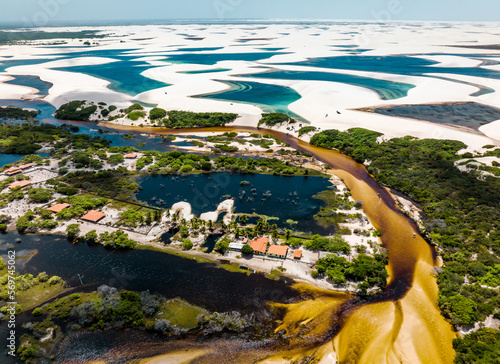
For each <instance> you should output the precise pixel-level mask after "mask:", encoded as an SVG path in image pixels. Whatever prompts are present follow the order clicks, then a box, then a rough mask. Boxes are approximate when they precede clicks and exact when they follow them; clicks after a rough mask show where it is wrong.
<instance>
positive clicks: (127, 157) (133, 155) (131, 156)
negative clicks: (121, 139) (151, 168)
mask: <svg viewBox="0 0 500 364" xmlns="http://www.w3.org/2000/svg"><path fill="white" fill-rule="evenodd" d="M136 158H137V154H136V153H130V154H126V155H125V159H136Z"/></svg>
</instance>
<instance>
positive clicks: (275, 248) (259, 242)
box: [229, 237, 302, 260]
mask: <svg viewBox="0 0 500 364" xmlns="http://www.w3.org/2000/svg"><path fill="white" fill-rule="evenodd" d="M247 244H248V245H250V247H251V248H252V250H253V253H254V254H256V255H261V256H269V257H273V258H280V259H286V257H287V254H288V250H289V247H288V245H272V244H271V245H270V244H269V238H264V237H260V238H256V239H253V240H252V241H251V242H249V239H248V238H245V239H243V241H242V242H241V243H231V244H229V249H231V250H234V251H241V250H242V249H243V247H244V246H245V245H247ZM293 258H294V259H297V260H300V259H301V258H302V250H298V249H297V250H295V251H294V254H293Z"/></svg>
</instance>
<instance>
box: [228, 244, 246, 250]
mask: <svg viewBox="0 0 500 364" xmlns="http://www.w3.org/2000/svg"><path fill="white" fill-rule="evenodd" d="M244 245H245V244H242V243H230V244H229V249H234V250H241V249H243V246H244Z"/></svg>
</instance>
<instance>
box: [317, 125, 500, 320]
mask: <svg viewBox="0 0 500 364" xmlns="http://www.w3.org/2000/svg"><path fill="white" fill-rule="evenodd" d="M379 135H380V134H379V133H375V132H371V131H368V130H363V129H351V130H349V131H347V132H339V131H336V130H327V131H324V132H321V133H318V134H316V135H315V136H313V138H312V139H311V143H312V144H313V145H316V146H320V147H325V148H337V149H340V150H341V151H342V152H344V153H346V154H348V155H350V156H352V157H353V158H354V159H356V161H358V162H365V161H369V162H368V163H367V165H368V170H369V172H370V173H372V174H373V175H374V176H375V178H376V179H377V180H378V181H379V182H380V183H381V184H382V185H385V186H388V187H390V188H393V189H396V190H398V191H400V192H402V193H404V194H405V195H406V196H408V197H409V198H410V199H412V200H414V201H415V202H417V203H418V204H419V205H420V206H421V208H422V210H423V213H424V214H425V216H426V219H425V220H424V221H423V226H422V228H423V229H424V234H425V236H426V237H427V238H428V239H430V240H432V241H433V242H435V243H436V244H437V245H438V247H439V252H440V254H441V255H442V257H443V260H444V267H443V269H442V272H441V273H439V275H438V278H437V280H438V285H439V306H440V308H441V310H442V312H443V314H444V315H445V316H446V317H447V318H449V319H450V321H451V322H452V323H453V324H455V325H459V326H469V325H473V324H475V323H478V322H481V321H484V320H485V319H486V318H487V317H488V316H495V317H497V318H498V317H500V311H499V303H500V295H499V283H500V282H499V281H498V279H495V277H496V275H497V274H498V267H499V265H500V258H499V256H500V231H499V228H500V208H499V206H500V179H498V178H495V177H492V176H484V175H481V174H480V173H478V172H474V171H469V172H461V171H460V170H459V169H458V168H456V167H455V164H454V163H455V162H456V161H457V160H459V159H462V158H464V157H473V156H472V155H458V154H457V152H458V151H459V150H461V149H463V148H465V145H464V144H463V143H461V142H458V141H452V140H434V139H423V140H420V139H415V138H412V137H404V138H396V139H391V140H388V141H383V142H380V143H379V142H377V138H378V136H379ZM497 150H498V149H497ZM490 153H494V151H490Z"/></svg>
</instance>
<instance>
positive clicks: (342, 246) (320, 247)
mask: <svg viewBox="0 0 500 364" xmlns="http://www.w3.org/2000/svg"><path fill="white" fill-rule="evenodd" d="M303 246H304V247H305V248H307V249H309V250H314V251H324V252H332V253H342V254H350V252H351V247H350V246H349V244H347V242H346V241H345V240H344V239H342V238H341V237H340V236H334V237H332V238H324V237H322V236H320V235H314V236H313V237H312V238H311V240H307V241H305V242H304V243H303Z"/></svg>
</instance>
